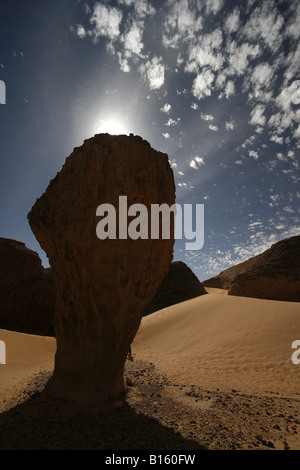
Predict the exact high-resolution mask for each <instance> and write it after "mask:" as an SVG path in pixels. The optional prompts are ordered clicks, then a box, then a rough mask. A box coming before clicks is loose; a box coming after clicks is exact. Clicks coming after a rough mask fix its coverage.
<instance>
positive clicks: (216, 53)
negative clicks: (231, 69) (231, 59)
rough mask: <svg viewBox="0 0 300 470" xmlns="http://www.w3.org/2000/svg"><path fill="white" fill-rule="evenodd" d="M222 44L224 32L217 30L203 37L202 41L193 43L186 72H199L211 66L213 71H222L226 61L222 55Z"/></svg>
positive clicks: (190, 47)
mask: <svg viewBox="0 0 300 470" xmlns="http://www.w3.org/2000/svg"><path fill="white" fill-rule="evenodd" d="M222 42H223V33H222V30H221V29H220V28H216V29H215V30H214V31H212V32H211V33H209V34H205V35H203V36H201V41H199V42H197V43H191V44H190V46H189V56H188V61H187V64H186V67H185V71H186V72H197V71H198V69H199V68H200V69H201V68H202V67H205V66H209V67H210V68H211V69H212V70H220V69H221V67H222V66H223V63H224V60H225V59H224V57H223V54H222V53H221V52H222V51H221V46H222Z"/></svg>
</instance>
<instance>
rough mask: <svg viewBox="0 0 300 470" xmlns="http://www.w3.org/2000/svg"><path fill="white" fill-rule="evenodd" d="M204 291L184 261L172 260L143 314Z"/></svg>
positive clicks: (196, 295) (198, 294)
mask: <svg viewBox="0 0 300 470" xmlns="http://www.w3.org/2000/svg"><path fill="white" fill-rule="evenodd" d="M206 293H207V292H206V290H205V288H204V287H203V286H202V284H201V282H200V281H199V279H198V278H197V276H195V274H194V273H193V271H192V270H191V269H190V268H189V267H188V266H187V265H186V264H185V263H183V262H181V261H173V262H172V263H171V264H170V268H169V271H168V272H167V274H166V275H165V277H164V279H163V281H162V283H161V284H160V286H159V288H158V289H157V291H156V294H155V296H154V297H153V299H152V300H151V301H150V302H149V304H148V305H147V306H146V308H145V309H144V316H145V315H149V314H150V313H153V312H156V311H157V310H161V309H162V308H165V307H169V306H170V305H174V304H178V303H179V302H184V301H185V300H189V299H193V298H195V297H199V296H200V295H203V294H206Z"/></svg>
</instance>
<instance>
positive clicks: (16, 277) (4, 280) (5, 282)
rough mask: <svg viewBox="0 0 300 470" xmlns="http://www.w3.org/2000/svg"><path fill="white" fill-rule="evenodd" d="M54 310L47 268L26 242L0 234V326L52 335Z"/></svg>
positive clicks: (7, 328) (24, 331) (53, 295)
mask: <svg viewBox="0 0 300 470" xmlns="http://www.w3.org/2000/svg"><path fill="white" fill-rule="evenodd" d="M54 312H55V293H54V285H53V281H52V276H51V271H50V269H45V268H44V267H43V266H42V263H41V260H40V257H39V255H38V254H37V253H36V252H35V251H32V250H30V249H29V248H27V247H26V246H25V243H22V242H19V241H17V240H12V239H9V238H0V328H2V329H6V330H12V331H18V332H21V333H27V334H36V335H43V336H44V335H46V336H53V335H54V328H53V318H54Z"/></svg>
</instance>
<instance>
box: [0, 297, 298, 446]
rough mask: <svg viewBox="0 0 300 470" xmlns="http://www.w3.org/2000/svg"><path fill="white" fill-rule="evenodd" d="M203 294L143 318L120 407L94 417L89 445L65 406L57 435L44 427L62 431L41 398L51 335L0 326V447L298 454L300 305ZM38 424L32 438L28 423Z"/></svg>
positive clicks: (54, 411) (55, 409) (59, 411)
mask: <svg viewBox="0 0 300 470" xmlns="http://www.w3.org/2000/svg"><path fill="white" fill-rule="evenodd" d="M207 291H208V294H207V295H203V296H201V297H198V298H195V299H192V300H188V301H185V302H182V303H180V304H177V305H173V306H171V307H168V308H165V309H163V310H160V311H158V312H155V313H153V314H151V315H149V316H146V317H144V318H143V320H142V324H141V327H140V329H139V331H138V334H137V336H136V338H135V340H134V343H133V345H132V352H133V357H134V360H133V361H132V362H131V361H127V365H126V369H125V372H126V374H125V375H126V380H127V384H128V394H127V397H126V402H125V404H123V405H122V403H116V404H115V407H114V409H113V412H112V414H109V413H108V414H107V413H106V414H105V415H103V414H101V413H102V412H101V411H99V413H100V414H95V411H94V412H93V420H95V422H94V421H93V423H91V422H90V424H89V426H90V429H91V426H93V425H94V426H95V428H97V433H96V434H97V439H96V438H95V439H96V441H95V442H94V441H93V439H91V437H89V438H87V439H86V440H83V436H84V435H85V433H84V432H83V431H82V419H81V421H80V420H79V422H78V423H79V424H78V426H77V425H76V422H77V421H76V420H74V416H73V417H72V426H73V427H72V433H71V432H70V427H69V421H68V420H69V419H70V413H71V412H72V413H75V411H74V410H72V411H70V409H69V408H68V412H67V415H68V419H67V418H66V419H67V421H66V422H65V424H66V432H65V434H63V437H62V438H59V437H58V434H57V433H56V434H55V433H54V435H53V434H52V433H50V431H49V429H50V428H49V429H48V428H47V426H48V427H49V426H50V424H49V423H52V425H53V423H54V422H56V420H58V422H59V427H60V429H61V433H63V429H64V426H63V418H62V416H63V415H64V413H65V412H66V408H63V406H64V405H62V404H56V405H55V404H53V403H48V402H47V400H45V399H42V398H41V397H42V395H43V394H41V397H40V392H41V391H42V390H43V387H44V385H45V383H46V381H47V379H48V378H49V376H50V375H51V371H52V370H53V363H54V354H55V349H56V342H55V339H54V338H49V337H41V336H33V335H26V334H21V333H15V332H11V331H6V330H0V340H2V341H5V343H6V352H7V358H6V360H7V363H6V364H5V365H0V394H1V403H0V407H1V408H0V409H1V411H2V413H1V414H0V429H1V427H2V429H4V427H5V429H6V432H5V434H4V432H3V433H2V439H1V433H0V448H16V447H17V448H50V449H53V448H96V449H128V448H129V449H130V448H132V449H133V448H135V449H173V450H175V449H202V448H203V449H257V448H259V449H299V448H300V437H299V436H300V387H299V385H300V380H299V379H300V365H295V364H293V363H292V361H291V356H292V353H293V350H292V349H291V345H292V342H293V341H294V340H296V339H300V305H299V303H296V302H294V303H293V302H279V301H270V300H261V299H253V298H244V297H234V296H227V295H226V291H223V290H222V289H210V288H207ZM39 400H40V401H39ZM81 412H82V411H81ZM68 413H69V414H68ZM90 416H91V415H89V417H90ZM86 419H87V415H86ZM89 419H91V418H89ZM20 420H21V423H22V426H23V428H24V429H23V433H22V432H21V431H20ZM97 420H98V421H97ZM99 420H101V423H102V428H103V429H104V430H105V433H104V431H103V433H104V434H101V435H100V434H99V432H100V431H99V425H98V424H99ZM96 421H97V423H98V424H97V423H96ZM116 422H118V423H119V432H120V435H119V436H116V435H114V437H113V438H112V437H111V433H110V432H107V429H110V428H111V427H114V426H115V424H116ZM105 423H106V424H105ZM124 423H125V424H124ZM128 423H132V427H130V430H129V428H128V427H129V424H128ZM22 426H21V428H22ZM43 426H45V429H44V431H43V432H42V433H41V432H38V433H35V434H34V437H32V436H31V437H30V432H31V431H30V430H31V429H32V427H35V429H38V428H39V427H43ZM74 426H77V428H78V429H80V436H79V431H78V436H77V434H76V432H75V431H74ZM105 426H107V428H105ZM16 429H18V431H17V432H16ZM47 429H48V430H47ZM90 429H89V432H90ZM137 430H138V431H137ZM48 431H49V432H48ZM114 432H116V431H114ZM132 433H134V435H133V434H132ZM20 435H21V437H20ZM71 435H72V439H71V438H70V436H71ZM16 436H18V437H16ZM49 436H50V437H49ZM53 436H54V437H53ZM76 436H77V438H76ZM89 436H90V434H89ZM108 436H109V438H108ZM125 436H126V437H125ZM137 436H138V437H137ZM70 439H71V440H70ZM76 439H77V440H76ZM143 446H144V447H143ZM172 446H173V447H172Z"/></svg>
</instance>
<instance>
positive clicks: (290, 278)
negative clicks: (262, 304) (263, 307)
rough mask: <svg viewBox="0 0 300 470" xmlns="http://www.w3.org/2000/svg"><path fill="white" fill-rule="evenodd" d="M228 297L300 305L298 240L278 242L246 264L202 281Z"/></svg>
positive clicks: (299, 251)
mask: <svg viewBox="0 0 300 470" xmlns="http://www.w3.org/2000/svg"><path fill="white" fill-rule="evenodd" d="M203 284H204V285H205V286H207V287H220V288H222V289H228V294H229V295H238V296H244V297H256V298H260V299H269V300H283V301H291V302H299V301H300V236H296V237H291V238H288V239H286V240H281V241H279V242H277V243H275V244H274V245H272V246H271V248H269V249H268V250H266V251H265V252H263V253H261V254H260V255H257V256H255V257H253V258H251V259H249V260H248V261H244V262H243V263H240V264H238V265H236V266H233V267H231V268H229V269H226V270H224V271H222V272H221V273H220V274H219V275H218V276H215V277H214V278H211V279H208V280H207V281H204V282H203Z"/></svg>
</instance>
